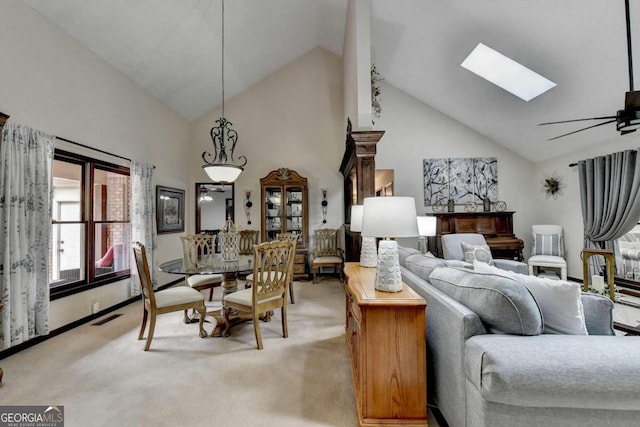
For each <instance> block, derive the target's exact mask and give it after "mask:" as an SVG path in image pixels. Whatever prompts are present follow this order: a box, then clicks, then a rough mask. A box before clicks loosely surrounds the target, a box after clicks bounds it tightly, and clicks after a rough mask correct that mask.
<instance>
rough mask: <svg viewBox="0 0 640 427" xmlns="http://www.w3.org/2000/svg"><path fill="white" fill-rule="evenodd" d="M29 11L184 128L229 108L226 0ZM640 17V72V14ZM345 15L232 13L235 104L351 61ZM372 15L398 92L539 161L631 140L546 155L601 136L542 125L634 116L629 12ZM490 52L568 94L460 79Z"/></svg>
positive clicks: (285, 7)
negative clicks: (629, 107)
mask: <svg viewBox="0 0 640 427" xmlns="http://www.w3.org/2000/svg"><path fill="white" fill-rule="evenodd" d="M24 1H25V2H26V3H27V4H29V5H30V6H32V7H33V8H35V9H36V10H37V11H39V12H40V13H42V14H43V15H44V16H45V17H47V18H48V19H50V20H51V21H53V22H54V23H56V24H57V25H59V26H60V27H61V28H63V29H64V30H66V31H67V32H69V33H70V34H71V35H72V36H73V37H74V38H76V39H77V40H78V41H79V42H80V43H82V44H84V45H86V46H87V47H88V48H89V49H91V50H93V51H94V52H95V53H97V54H98V55H99V56H101V57H102V58H104V59H105V60H106V61H108V62H109V63H110V64H112V65H113V66H114V67H115V68H117V69H119V70H120V71H121V72H123V73H124V74H125V75H127V76H128V77H129V78H131V79H132V80H133V81H135V82H137V83H138V84H139V85H140V86H142V87H144V88H145V89H147V90H148V91H149V92H150V93H152V94H153V95H154V96H156V97H157V98H158V99H160V100H161V101H162V102H164V103H165V104H167V105H168V106H170V107H171V108H173V109H174V110H176V111H177V112H179V113H180V114H181V115H183V116H184V117H185V118H187V119H189V120H192V119H195V118H197V117H199V116H200V115H202V114H203V113H205V112H206V111H208V110H210V109H211V108H213V107H216V106H218V105H220V103H221V86H222V85H221V66H220V61H221V40H220V38H221V8H220V1H219V0H180V1H175V0H135V1H131V0H55V1H51V0H24ZM630 3H631V22H632V24H633V28H632V33H633V43H634V55H633V58H634V63H635V64H637V66H636V69H640V0H631V1H630ZM346 4H347V0H227V1H226V2H225V97H226V98H227V99H229V98H230V97H232V96H234V95H235V94H237V93H239V92H241V91H243V90H244V89H246V88H247V87H249V86H251V85H252V84H255V83H256V82H258V81H259V80H260V79H262V78H264V77H265V76H267V75H268V74H270V73H272V72H274V71H275V70H277V69H279V68H280V67H282V66H284V65H285V64H287V63H289V62H291V61H293V60H294V59H296V58H297V57H299V56H300V55H302V54H303V53H305V52H307V51H309V50H311V49H313V48H314V47H316V46H321V47H323V48H325V49H327V50H329V51H331V52H333V53H335V54H336V55H339V56H341V55H342V44H343V37H344V24H345V16H346V8H347V6H346ZM371 14H372V22H371V33H372V34H371V38H372V39H371V44H372V59H373V62H374V63H375V64H376V66H377V68H378V70H379V71H380V74H381V75H382V77H383V78H384V79H385V80H386V81H387V82H388V83H390V84H392V85H394V86H396V87H398V88H399V89H401V90H403V91H405V92H407V93H408V94H410V95H412V96H414V97H416V98H418V99H420V100H421V101H423V102H425V103H426V104H428V105H430V106H432V107H434V108H435V109H437V110H440V111H442V112H443V113H445V114H447V115H449V116H451V117H453V118H454V119H456V120H458V121H460V122H462V123H464V124H465V125H466V126H468V127H470V128H472V129H474V130H476V131H477V132H479V133H481V134H483V135H485V136H487V137H488V138H490V139H491V140H494V141H496V142H497V143H499V144H502V145H504V146H506V147H508V148H510V149H512V150H513V151H515V152H517V153H518V154H520V155H522V156H524V157H526V158H528V159H530V160H532V161H539V160H544V159H547V158H551V157H555V156H558V155H562V154H566V153H569V152H573V151H576V150H579V149H581V148H585V147H589V146H592V145H597V144H600V143H603V142H607V141H610V140H613V139H617V138H618V136H619V134H618V133H617V132H616V131H615V124H614V123H612V124H609V125H605V126H602V127H599V128H596V129H592V130H588V131H585V132H580V133H578V134H576V135H573V136H569V137H566V138H562V139H560V140H557V141H551V142H547V141H546V140H547V139H548V138H550V137H553V136H557V135H560V134H562V133H566V132H570V131H572V130H576V129H579V128H580V127H583V126H588V125H592V124H596V123H598V122H597V121H596V122H579V123H577V124H576V123H574V124H563V125H555V126H538V125H537V124H538V123H540V122H545V121H555V120H568V119H577V118H584V117H596V116H611V115H615V113H616V111H617V110H619V109H622V108H623V106H624V95H625V92H626V91H628V90H629V78H628V64H627V47H626V29H625V15H624V0H562V1H558V0H446V1H445V0H393V1H391V0H371ZM479 42H482V43H484V44H486V45H488V46H490V47H492V48H494V49H496V50H498V51H499V52H501V53H503V54H505V55H507V56H509V57H511V58H512V59H514V60H516V61H518V62H520V63H522V64H523V65H525V66H527V67H529V68H531V69H533V70H534V71H536V72H538V73H540V74H542V75H543V76H545V77H547V78H548V79H550V80H552V81H554V82H555V83H557V84H558V86H557V87H555V88H553V89H551V90H550V91H549V92H547V93H546V94H543V95H541V96H540V97H538V98H535V99H533V100H531V101H529V102H524V101H522V100H520V99H519V98H517V97H515V96H513V95H511V94H509V93H507V92H505V91H504V90H502V89H499V88H497V87H495V86H493V85H492V84H491V83H488V82H486V81H484V80H483V79H481V78H480V77H478V76H476V75H474V74H472V73H470V72H469V71H467V70H465V69H463V68H462V67H460V63H461V62H462V61H463V60H464V58H465V57H466V56H467V55H468V54H469V52H471V50H472V49H473V48H474V47H475V46H476V45H477V43H479ZM635 74H636V76H637V78H636V80H637V82H638V83H637V84H636V87H637V88H640V71H638V72H636V73H635ZM382 108H383V112H382V114H384V93H383V94H382ZM636 135H637V133H636V134H630V135H629V136H626V137H625V138H637V137H638V136H636Z"/></svg>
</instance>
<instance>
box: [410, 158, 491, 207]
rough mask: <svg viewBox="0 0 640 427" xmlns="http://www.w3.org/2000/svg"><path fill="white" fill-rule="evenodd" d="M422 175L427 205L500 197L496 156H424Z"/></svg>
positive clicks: (465, 202)
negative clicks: (433, 157)
mask: <svg viewBox="0 0 640 427" xmlns="http://www.w3.org/2000/svg"><path fill="white" fill-rule="evenodd" d="M423 176H424V204H425V206H429V205H441V204H446V203H447V201H448V200H449V199H453V201H454V203H455V204H467V203H482V201H483V200H485V199H489V201H491V202H495V201H497V200H498V159H497V158H495V157H477V158H466V157H465V158H441V159H424V160H423Z"/></svg>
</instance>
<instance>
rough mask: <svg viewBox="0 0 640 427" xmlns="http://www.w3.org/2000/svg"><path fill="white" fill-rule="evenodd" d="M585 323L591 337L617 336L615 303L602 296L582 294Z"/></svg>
mask: <svg viewBox="0 0 640 427" xmlns="http://www.w3.org/2000/svg"><path fill="white" fill-rule="evenodd" d="M581 300H582V307H583V309H584V321H585V323H586V325H587V331H588V332H589V335H615V331H614V330H613V302H612V301H611V300H610V299H609V298H607V297H605V296H602V295H596V294H582V297H581Z"/></svg>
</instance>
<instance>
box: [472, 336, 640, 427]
mask: <svg viewBox="0 0 640 427" xmlns="http://www.w3.org/2000/svg"><path fill="white" fill-rule="evenodd" d="M638 351H640V337H615V336H613V337H608V336H577V335H539V336H535V337H515V336H505V335H476V336H474V337H471V338H470V339H469V340H467V343H466V345H465V357H464V371H465V375H466V377H467V380H468V382H470V383H471V384H472V385H473V386H474V387H475V388H476V389H477V390H478V391H479V392H480V394H481V395H482V396H483V397H484V399H486V400H487V401H489V402H495V403H501V404H506V405H514V406H529V407H564V408H593V409H622V410H637V409H638V395H639V394H640V370H639V369H638ZM613 423H614V424H615V422H613Z"/></svg>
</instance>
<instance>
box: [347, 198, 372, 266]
mask: <svg viewBox="0 0 640 427" xmlns="http://www.w3.org/2000/svg"><path fill="white" fill-rule="evenodd" d="M363 211H364V206H363V205H352V206H351V228H350V229H351V231H355V232H358V233H361V232H362V213H363ZM377 264H378V250H377V248H376V238H375V237H371V236H362V244H361V247H360V266H361V267H375V266H376V265H377Z"/></svg>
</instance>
